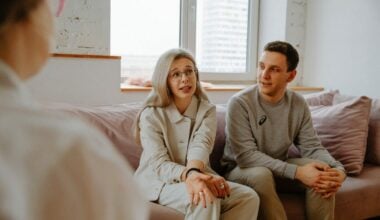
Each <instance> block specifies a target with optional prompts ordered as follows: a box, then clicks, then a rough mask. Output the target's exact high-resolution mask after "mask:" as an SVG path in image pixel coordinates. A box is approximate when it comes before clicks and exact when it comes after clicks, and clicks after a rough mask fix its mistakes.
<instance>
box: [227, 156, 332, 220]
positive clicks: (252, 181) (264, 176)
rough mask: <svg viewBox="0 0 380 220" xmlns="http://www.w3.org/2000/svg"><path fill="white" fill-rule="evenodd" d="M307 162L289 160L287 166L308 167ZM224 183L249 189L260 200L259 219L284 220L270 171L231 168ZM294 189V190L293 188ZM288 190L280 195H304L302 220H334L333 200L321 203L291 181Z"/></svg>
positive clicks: (305, 189) (312, 193)
mask: <svg viewBox="0 0 380 220" xmlns="http://www.w3.org/2000/svg"><path fill="white" fill-rule="evenodd" d="M311 161H313V160H311V159H307V158H296V159H289V160H288V161H287V162H288V163H293V164H297V165H303V164H306V163H310V162H311ZM226 179H228V180H230V181H234V182H238V183H241V184H244V185H247V186H250V187H252V188H253V189H254V190H255V191H256V192H257V194H259V197H260V209H259V219H266V220H284V219H287V217H286V213H285V210H284V207H283V205H282V203H281V201H280V199H279V197H278V195H277V191H276V182H277V181H278V180H277V179H276V180H275V178H274V177H273V174H272V171H270V170H269V169H268V168H265V167H253V168H239V167H236V168H234V169H233V170H232V171H231V172H229V173H227V175H226ZM293 187H294V188H293ZM292 188H293V189H290V190H287V189H281V190H280V191H281V192H288V193H289V192H295V191H298V192H300V191H304V192H305V201H306V204H305V207H306V210H305V211H306V218H307V219H308V220H332V219H334V207H335V198H334V197H332V198H329V199H324V198H322V197H321V196H320V194H318V193H315V192H314V191H313V190H312V189H310V188H308V187H305V186H304V185H302V184H301V183H300V182H298V181H296V180H294V183H293V184H292Z"/></svg>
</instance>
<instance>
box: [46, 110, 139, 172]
mask: <svg viewBox="0 0 380 220" xmlns="http://www.w3.org/2000/svg"><path fill="white" fill-rule="evenodd" d="M141 108H142V103H128V104H115V105H105V106H83V105H71V104H64V103H49V104H47V105H45V106H44V109H45V110H47V111H57V110H58V111H60V112H63V113H67V114H70V115H74V116H77V117H79V118H81V119H84V120H86V121H87V122H89V123H90V124H92V125H94V126H95V127H96V128H98V129H100V131H102V132H103V133H104V134H105V135H106V136H107V137H108V138H109V139H110V140H111V142H112V143H113V144H114V146H115V147H116V148H117V149H118V150H119V152H120V153H121V154H122V155H123V156H124V157H125V158H126V160H127V161H128V162H129V163H130V165H131V166H132V168H134V169H136V168H137V167H138V165H139V160H140V156H141V152H142V148H141V147H140V146H139V145H138V144H137V143H136V142H135V139H134V136H133V128H132V125H133V122H134V120H135V118H136V116H137V113H138V112H139V111H140V109H141Z"/></svg>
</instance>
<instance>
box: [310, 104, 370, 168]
mask: <svg viewBox="0 0 380 220" xmlns="http://www.w3.org/2000/svg"><path fill="white" fill-rule="evenodd" d="M370 109H371V99H369V98H368V97H365V96H362V97H358V98H355V99H353V100H349V101H346V102H342V103H339V104H336V105H331V106H311V107H310V110H311V116H312V119H313V123H314V128H315V130H316V131H317V134H318V136H319V138H320V140H321V142H322V145H323V146H325V147H326V149H327V150H328V151H329V152H330V154H331V155H332V156H333V157H334V158H335V159H336V160H338V161H340V162H341V163H342V164H343V165H344V168H345V169H346V171H347V173H348V174H350V175H358V174H360V172H361V170H362V168H363V162H364V157H365V152H366V143H367V136H368V121H369V114H370Z"/></svg>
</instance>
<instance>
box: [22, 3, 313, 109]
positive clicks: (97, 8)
mask: <svg viewBox="0 0 380 220" xmlns="http://www.w3.org/2000/svg"><path fill="white" fill-rule="evenodd" d="M306 2H307V0H262V1H260V15H259V16H260V22H259V28H260V36H259V39H258V41H259V51H261V50H262V48H263V46H264V44H266V43H267V42H268V41H272V40H287V41H289V42H291V43H292V44H293V45H295V47H296V48H297V49H298V51H299V53H300V56H301V61H300V65H299V67H298V76H297V79H296V80H295V81H294V82H293V83H292V85H302V76H303V67H302V66H303V65H302V63H303V57H304V55H303V53H304V42H305V39H304V36H305V20H306V18H305V17H306ZM56 27H57V30H56V34H57V36H56V38H57V41H56V43H57V46H56V47H55V50H54V52H60V53H82V54H83V53H84V54H109V45H110V37H109V35H110V1H108V0H106V1H105V0H91V1H90V0H77V1H66V5H65V9H64V11H63V14H62V16H61V17H59V18H57V21H56ZM260 53H261V52H260ZM29 86H30V87H31V89H32V91H33V93H34V94H35V96H36V97H37V98H39V99H40V100H43V101H57V102H71V103H82V104H89V105H99V104H100V105H101V104H112V103H125V102H135V101H141V100H143V99H144V98H145V97H146V95H147V93H148V92H134V91H128V92H125V93H121V91H120V88H119V87H120V61H114V62H113V61H109V60H97V59H95V60H91V59H87V60H86V59H68V58H51V59H50V60H49V62H48V64H47V66H46V67H45V68H44V70H43V71H42V74H41V75H38V76H37V77H36V78H35V79H33V80H32V81H31V82H30V83H29ZM311 86H315V85H314V84H311ZM234 93H235V92H233V91H212V92H210V91H209V92H208V94H209V97H210V99H211V101H212V102H214V103H225V102H227V100H228V99H229V97H230V96H231V95H232V94H234Z"/></svg>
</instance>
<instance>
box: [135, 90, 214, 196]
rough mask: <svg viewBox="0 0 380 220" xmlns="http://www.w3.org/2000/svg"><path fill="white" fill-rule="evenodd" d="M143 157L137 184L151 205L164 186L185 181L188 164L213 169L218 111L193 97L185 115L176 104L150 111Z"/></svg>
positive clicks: (144, 117)
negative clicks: (200, 163)
mask: <svg viewBox="0 0 380 220" xmlns="http://www.w3.org/2000/svg"><path fill="white" fill-rule="evenodd" d="M139 126H140V141H141V145H142V147H143V153H142V155H141V159H140V165H139V167H138V168H137V170H136V172H135V178H136V180H137V181H138V182H139V183H140V184H141V185H142V188H143V191H144V192H145V194H146V196H147V198H148V199H149V200H150V201H156V200H157V199H158V197H159V195H160V191H161V189H162V187H163V186H164V184H175V183H179V182H180V181H181V173H182V172H183V171H184V170H185V167H186V161H189V160H201V161H203V162H204V164H206V165H207V170H208V171H210V172H213V171H212V170H211V168H210V167H209V155H210V154H211V151H212V148H213V146H214V141H215V135H216V108H215V106H214V105H212V104H210V103H209V102H208V101H204V100H198V98H196V97H195V96H193V98H192V101H191V104H190V105H189V107H188V108H187V110H186V111H185V113H184V114H183V115H181V114H180V113H179V111H178V110H177V108H176V106H175V105H174V103H172V104H170V105H169V106H168V107H164V108H160V107H147V108H145V109H144V110H143V111H142V113H141V115H140V122H139Z"/></svg>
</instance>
